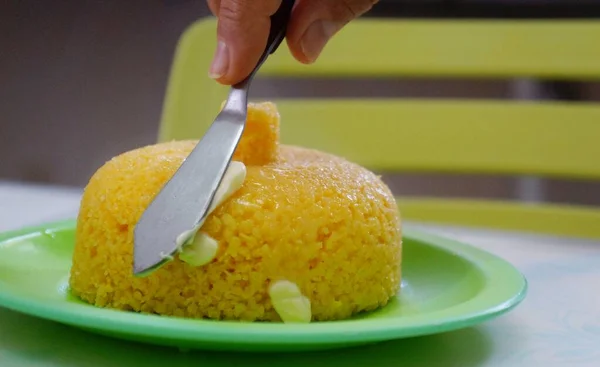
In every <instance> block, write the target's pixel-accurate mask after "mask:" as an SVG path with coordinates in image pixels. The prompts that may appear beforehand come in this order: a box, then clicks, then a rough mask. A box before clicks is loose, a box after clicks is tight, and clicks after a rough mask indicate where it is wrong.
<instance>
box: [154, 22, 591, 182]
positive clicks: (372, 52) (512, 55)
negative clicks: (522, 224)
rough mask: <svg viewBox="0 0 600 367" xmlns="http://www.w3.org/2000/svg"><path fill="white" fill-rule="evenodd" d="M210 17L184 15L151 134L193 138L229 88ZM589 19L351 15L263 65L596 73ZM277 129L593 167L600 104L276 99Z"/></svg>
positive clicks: (450, 158)
mask: <svg viewBox="0 0 600 367" xmlns="http://www.w3.org/2000/svg"><path fill="white" fill-rule="evenodd" d="M215 29H216V22H215V20H214V19H212V18H209V19H205V20H201V21H199V22H197V23H195V24H193V25H192V26H191V27H190V28H189V29H188V30H187V31H186V32H185V34H184V35H183V36H182V38H181V40H180V43H179V45H178V48H177V52H176V57H175V60H174V64H173V68H172V74H171V77H170V81H169V85H168V89H167V96H166V101H165V106H164V114H163V116H162V121H161V128H160V135H159V140H160V141H166V140H172V139H188V138H199V137H201V136H202V134H203V133H204V131H205V130H206V128H207V127H208V126H209V124H210V123H211V122H212V120H213V119H214V117H215V116H216V113H217V112H218V108H219V106H220V104H221V101H222V100H223V99H224V98H225V97H226V93H227V88H226V87H223V86H220V85H218V84H217V83H216V82H214V81H212V80H211V79H209V78H208V76H206V72H207V70H208V67H209V63H210V61H211V58H212V55H213V52H214V47H215ZM599 40H600V22H597V21H472V20H469V21H454V20H452V21H407V20H371V19H367V20H359V21H355V22H354V23H351V24H349V25H348V26H347V28H346V29H344V30H343V31H342V32H341V33H339V34H338V35H336V36H335V37H334V39H333V40H332V41H331V43H330V44H329V45H328V47H327V48H326V49H325V51H324V53H323V54H322V56H321V58H320V59H319V60H318V62H317V63H316V64H314V65H311V66H305V65H301V64H299V63H297V62H296V61H295V60H293V58H292V57H291V55H290V53H289V52H288V51H287V47H285V45H284V46H283V47H281V48H280V50H279V51H278V52H277V53H276V54H275V55H274V56H273V57H272V58H270V59H269V60H268V62H267V63H265V65H264V66H263V68H262V69H261V71H260V73H259V75H260V76H261V77H264V76H268V77H301V78H315V77H319V78H322V77H326V78H336V77H337V78H339V77H344V78H347V77H376V78H378V77H382V78H385V77H392V76H394V77H400V76H410V77H414V76H419V77H468V78H472V77H485V78H489V77H500V78H519V77H527V78H540V79H544V78H553V79H586V80H590V79H600V41H599ZM273 100H274V101H275V102H276V103H277V104H278V107H279V109H280V112H281V115H282V127H281V129H282V131H281V137H282V141H283V142H284V143H287V144H295V145H303V146H308V147H313V148H318V149H323V150H325V151H329V152H331V153H335V154H339V155H342V156H345V157H346V158H348V159H350V160H353V161H356V162H358V163H360V164H363V165H365V166H367V167H370V168H372V169H378V170H386V171H412V172H415V171H421V172H449V171H450V172H462V173H491V174H534V175H540V176H548V177H577V178H589V179H597V178H600V105H596V104H593V103H566V102H556V101H543V102H542V101H538V102H533V101H531V102H524V101H514V100H495V101H494V100H443V99H442V100H440V99H435V100H434V99H399V98H398V99H395V98H392V99H390V98H387V99H376V98H361V99H353V100H348V99H316V98H315V99H278V98H273Z"/></svg>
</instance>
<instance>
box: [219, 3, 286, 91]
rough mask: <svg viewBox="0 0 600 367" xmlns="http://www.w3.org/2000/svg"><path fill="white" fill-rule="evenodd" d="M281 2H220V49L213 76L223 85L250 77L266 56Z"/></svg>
mask: <svg viewBox="0 0 600 367" xmlns="http://www.w3.org/2000/svg"><path fill="white" fill-rule="evenodd" d="M280 3H281V0H260V1H257V0H220V2H219V4H218V5H219V6H218V8H217V9H216V10H215V11H216V13H217V14H218V25H217V50H216V52H215V56H214V59H213V63H212V65H211V68H210V72H209V75H210V77H212V78H213V79H216V80H217V81H219V82H220V83H222V84H235V83H237V82H240V81H242V80H243V79H244V78H245V77H247V76H248V75H249V74H250V72H251V71H252V69H253V68H254V67H255V66H256V64H257V62H258V59H259V58H260V55H261V54H262V53H263V51H264V49H265V47H266V45H267V38H268V37H269V29H270V25H271V20H270V18H269V17H270V16H271V15H273V14H274V13H275V12H276V11H277V9H278V7H279V5H280Z"/></svg>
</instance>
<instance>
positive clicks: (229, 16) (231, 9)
mask: <svg viewBox="0 0 600 367" xmlns="http://www.w3.org/2000/svg"><path fill="white" fill-rule="evenodd" d="M244 3H246V1H244V0H227V1H221V6H220V7H219V20H224V21H228V22H232V23H239V22H241V21H242V20H243V19H244V18H245V16H246V14H245V13H246V12H245V4H244Z"/></svg>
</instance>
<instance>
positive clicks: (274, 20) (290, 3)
mask: <svg viewBox="0 0 600 367" xmlns="http://www.w3.org/2000/svg"><path fill="white" fill-rule="evenodd" d="M294 3H295V1H294V0H282V1H281V5H280V6H279V9H277V11H276V12H275V14H273V15H271V31H270V32H269V38H268V40H267V47H266V49H265V53H267V52H268V54H269V55H271V54H273V53H274V52H275V51H276V50H277V48H279V45H281V42H282V41H283V39H284V38H285V33H286V31H287V25H288V23H289V21H290V16H291V15H292V9H293V8H294Z"/></svg>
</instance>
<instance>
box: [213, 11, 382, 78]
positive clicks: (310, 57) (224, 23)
mask: <svg viewBox="0 0 600 367" xmlns="http://www.w3.org/2000/svg"><path fill="white" fill-rule="evenodd" d="M377 1H378V0H296V4H295V6H294V10H293V11H292V15H291V18H290V23H289V24H288V30H287V34H286V39H287V44H288V47H289V48H290V51H291V53H292V55H293V56H294V58H296V60H298V61H300V62H302V63H305V64H310V63H313V62H314V61H315V60H316V59H317V57H318V56H319V54H320V53H321V51H322V50H323V48H324V47H325V45H326V44H327V41H329V39H330V38H331V37H332V36H333V35H334V34H335V33H337V32H338V31H339V30H340V29H342V27H344V26H345V25H346V24H347V23H348V22H350V21H351V20H353V19H355V18H357V17H359V16H361V15H362V14H364V13H366V12H367V11H368V10H370V9H371V7H372V6H373V5H374V4H375V3H376V2H377ZM280 4H281V0H208V6H209V7H210V10H211V11H212V13H213V14H214V15H215V16H216V17H217V18H218V26H217V49H216V50H215V55H214V58H213V62H212V65H211V67H210V71H209V76H210V77H211V78H213V79H215V80H217V81H218V82H220V83H222V84H227V85H231V84H235V83H237V82H240V81H242V80H243V79H244V78H245V77H246V76H248V75H249V74H250V72H251V71H252V69H254V67H255V66H256V64H257V63H258V59H259V58H260V56H261V54H262V53H263V51H264V49H265V47H266V45H267V38H268V36H269V30H270V25H271V21H270V18H269V17H270V16H271V15H273V14H274V13H275V12H276V11H277V9H278V8H279V5H280Z"/></svg>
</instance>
